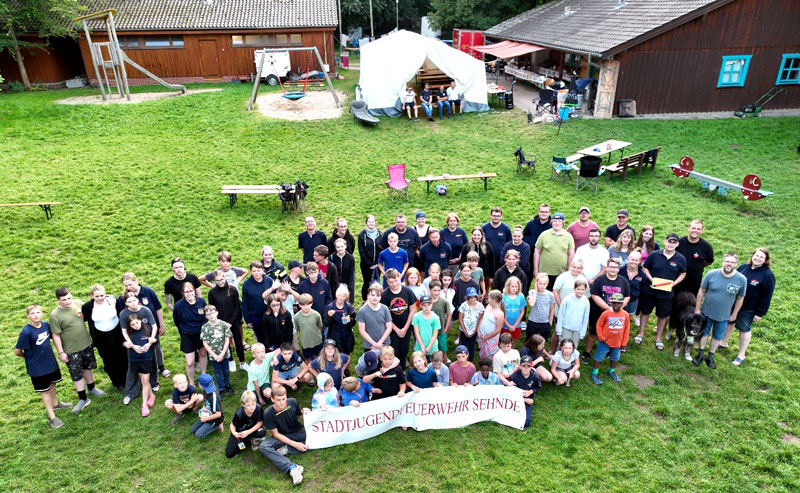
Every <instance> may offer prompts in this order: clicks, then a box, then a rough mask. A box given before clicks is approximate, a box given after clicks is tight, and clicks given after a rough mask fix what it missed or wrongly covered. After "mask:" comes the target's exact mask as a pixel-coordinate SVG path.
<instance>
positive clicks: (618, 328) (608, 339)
mask: <svg viewBox="0 0 800 493" xmlns="http://www.w3.org/2000/svg"><path fill="white" fill-rule="evenodd" d="M610 301H611V309H610V310H606V311H604V312H603V314H602V315H600V318H599V319H598V320H597V339H598V343H597V352H595V353H594V368H593V369H592V382H594V383H596V384H597V385H602V384H603V381H602V380H600V375H599V372H600V362H601V361H603V360H604V359H605V358H606V354H609V353H610V354H609V359H610V360H611V363H610V368H609V369H608V375H609V376H610V377H611V380H613V381H615V382H617V383H619V375H617V372H616V368H617V362H618V361H619V353H620V351H619V349H620V348H621V347H623V346H625V345H626V344H628V334H629V332H630V321H631V319H630V315H628V312H626V311H624V310H623V309H622V304H623V303H624V302H625V299H624V297H623V296H622V293H614V294H613V295H611V300H610Z"/></svg>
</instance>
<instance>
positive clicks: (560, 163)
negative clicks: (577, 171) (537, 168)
mask: <svg viewBox="0 0 800 493" xmlns="http://www.w3.org/2000/svg"><path fill="white" fill-rule="evenodd" d="M571 177H572V165H570V164H568V163H567V158H565V157H558V156H553V162H552V163H550V179H551V180H557V179H559V178H560V179H561V181H563V182H564V183H566V182H567V178H571Z"/></svg>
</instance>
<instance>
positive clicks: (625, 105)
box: [619, 99, 636, 118]
mask: <svg viewBox="0 0 800 493" xmlns="http://www.w3.org/2000/svg"><path fill="white" fill-rule="evenodd" d="M619 116H620V118H633V117H634V116H636V100H635V99H620V100H619Z"/></svg>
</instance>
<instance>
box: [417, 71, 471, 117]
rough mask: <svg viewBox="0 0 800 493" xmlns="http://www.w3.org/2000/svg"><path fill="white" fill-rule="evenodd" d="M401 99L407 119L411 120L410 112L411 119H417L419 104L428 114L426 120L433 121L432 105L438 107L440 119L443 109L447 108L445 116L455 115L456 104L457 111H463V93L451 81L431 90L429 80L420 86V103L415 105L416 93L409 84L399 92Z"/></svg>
mask: <svg viewBox="0 0 800 493" xmlns="http://www.w3.org/2000/svg"><path fill="white" fill-rule="evenodd" d="M401 98H402V99H401V100H402V101H403V109H404V110H405V112H406V114H407V115H408V121H412V119H411V113H412V112H413V113H414V119H413V121H415V122H417V121H419V106H422V109H423V110H425V114H426V115H427V116H428V121H429V122H432V121H433V105H434V104H436V106H437V107H438V108H439V119H440V120H441V119H442V116H443V115H444V110H447V117H448V118H453V117H454V116H455V115H456V106H458V109H459V113H461V114H463V113H464V94H463V93H462V92H461V91H460V90H459V89H457V88H456V82H455V81H452V82H450V84H449V85H444V84H442V85H440V86H439V89H437V90H435V91H432V90H431V85H430V83H429V82H426V83H425V85H423V86H422V91H421V92H420V95H419V102H420V104H419V105H417V93H416V92H414V88H413V87H412V86H411V85H410V84H409V85H407V86H406V90H405V92H404V93H402V94H401Z"/></svg>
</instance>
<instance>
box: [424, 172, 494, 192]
mask: <svg viewBox="0 0 800 493" xmlns="http://www.w3.org/2000/svg"><path fill="white" fill-rule="evenodd" d="M496 177H497V173H484V172H482V171H479V172H477V173H473V174H469V175H447V174H443V175H440V176H433V175H428V176H420V177H419V178H417V181H422V182H425V183H426V184H427V186H428V190H427V191H428V193H431V182H434V181H446V180H468V179H470V178H480V179H481V180H483V191H484V192H485V191H486V190H488V189H489V178H496Z"/></svg>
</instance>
